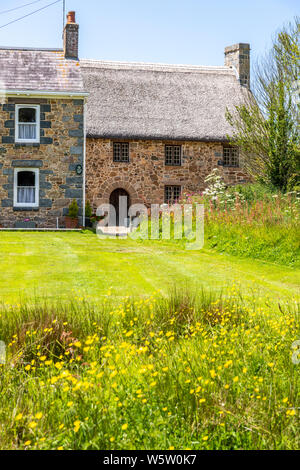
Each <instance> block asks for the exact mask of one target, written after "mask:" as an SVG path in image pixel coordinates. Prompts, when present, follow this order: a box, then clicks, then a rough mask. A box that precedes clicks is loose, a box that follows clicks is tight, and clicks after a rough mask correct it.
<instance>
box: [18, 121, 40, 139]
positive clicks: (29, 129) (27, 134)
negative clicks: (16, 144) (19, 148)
mask: <svg viewBox="0 0 300 470" xmlns="http://www.w3.org/2000/svg"><path fill="white" fill-rule="evenodd" d="M19 139H24V140H25V139H28V140H35V139H36V124H19Z"/></svg>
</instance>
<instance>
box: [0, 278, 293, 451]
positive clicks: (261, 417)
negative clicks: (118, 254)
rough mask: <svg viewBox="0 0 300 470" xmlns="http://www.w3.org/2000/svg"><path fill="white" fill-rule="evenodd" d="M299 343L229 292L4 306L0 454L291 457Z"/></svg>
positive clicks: (279, 318) (274, 318)
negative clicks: (267, 452)
mask: <svg viewBox="0 0 300 470" xmlns="http://www.w3.org/2000/svg"><path fill="white" fill-rule="evenodd" d="M299 333H300V331H299V305H298V304H296V303H295V302H293V303H292V302H290V303H285V304H284V305H283V304H281V305H279V306H278V307H277V308H274V306H272V307H271V306H268V305H265V306H262V305H261V306H259V307H258V306H255V305H254V304H253V305H252V306H251V305H249V302H248V301H247V302H246V301H245V298H244V296H243V295H242V293H241V292H240V291H239V289H238V287H237V286H236V285H232V287H231V288H230V289H229V290H227V291H224V292H223V293H216V292H211V291H204V290H202V291H193V292H191V291H189V290H187V289H186V290H184V289H182V290H180V289H177V290H173V291H172V292H170V294H169V295H168V296H166V297H162V296H161V295H160V294H158V293H154V294H153V295H152V296H149V297H147V298H143V299H139V298H129V297H127V298H124V300H123V302H121V303H120V304H119V305H117V306H116V305H114V304H113V302H112V303H110V301H107V302H103V303H101V304H96V305H91V304H88V303H86V302H83V303H78V304H75V303H73V304H69V305H67V306H66V305H58V304H56V305H49V304H47V303H43V304H39V303H36V304H34V305H31V306H29V305H21V306H15V307H13V306H12V307H7V308H5V307H2V309H1V316H0V338H1V340H2V341H5V343H6V344H7V357H6V363H5V364H4V365H2V366H1V367H0V374H1V381H0V398H1V408H0V448H1V449H173V448H175V449H296V448H298V447H299V432H298V430H299V367H300V366H299V365H297V364H294V363H293V362H292V354H293V351H292V344H293V343H294V342H295V341H296V340H298V339H299V336H300V335H299ZM294 362H295V361H294Z"/></svg>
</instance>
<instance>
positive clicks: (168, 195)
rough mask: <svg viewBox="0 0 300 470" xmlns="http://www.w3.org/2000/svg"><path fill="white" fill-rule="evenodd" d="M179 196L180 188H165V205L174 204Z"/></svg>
mask: <svg viewBox="0 0 300 470" xmlns="http://www.w3.org/2000/svg"><path fill="white" fill-rule="evenodd" d="M180 195H181V186H165V203H166V204H175V203H176V202H177V201H178V199H179V198H180Z"/></svg>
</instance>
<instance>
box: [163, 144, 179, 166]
mask: <svg viewBox="0 0 300 470" xmlns="http://www.w3.org/2000/svg"><path fill="white" fill-rule="evenodd" d="M165 164H166V165H174V166H180V165H181V146H180V145H166V146H165Z"/></svg>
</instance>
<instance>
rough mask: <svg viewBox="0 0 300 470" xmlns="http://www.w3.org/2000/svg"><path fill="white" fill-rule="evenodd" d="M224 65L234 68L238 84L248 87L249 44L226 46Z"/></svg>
mask: <svg viewBox="0 0 300 470" xmlns="http://www.w3.org/2000/svg"><path fill="white" fill-rule="evenodd" d="M225 65H227V66H229V67H233V68H235V70H236V72H237V74H238V78H239V82H240V84H241V85H243V86H246V87H247V88H250V44H243V43H239V44H234V45H233V46H228V47H226V48H225Z"/></svg>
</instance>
